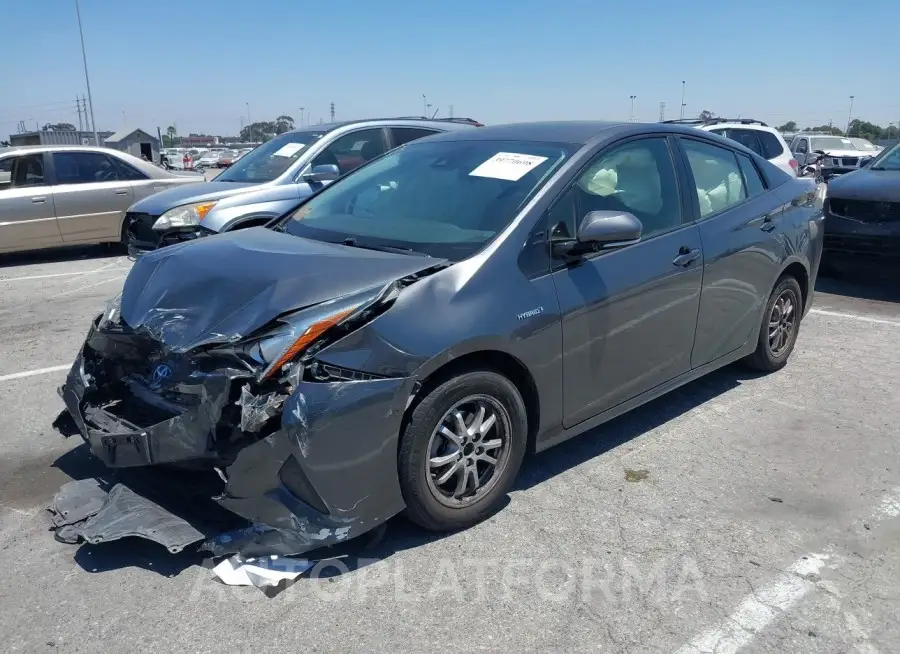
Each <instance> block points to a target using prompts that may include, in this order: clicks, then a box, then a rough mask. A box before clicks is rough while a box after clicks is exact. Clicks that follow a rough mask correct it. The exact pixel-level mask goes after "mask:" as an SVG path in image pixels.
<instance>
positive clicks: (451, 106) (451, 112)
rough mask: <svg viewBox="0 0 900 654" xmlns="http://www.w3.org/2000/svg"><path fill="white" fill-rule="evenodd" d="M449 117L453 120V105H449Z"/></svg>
mask: <svg viewBox="0 0 900 654" xmlns="http://www.w3.org/2000/svg"><path fill="white" fill-rule="evenodd" d="M450 117H451V118H453V105H452V104H451V105H450Z"/></svg>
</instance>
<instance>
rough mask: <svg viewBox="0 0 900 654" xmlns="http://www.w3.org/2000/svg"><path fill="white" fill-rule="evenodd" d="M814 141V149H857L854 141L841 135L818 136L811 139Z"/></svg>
mask: <svg viewBox="0 0 900 654" xmlns="http://www.w3.org/2000/svg"><path fill="white" fill-rule="evenodd" d="M810 141H811V142H812V148H811V149H812V150H814V151H815V150H824V151H825V152H828V151H829V150H856V146H855V145H853V141H851V140H850V139H845V138H841V137H840V136H816V137H813V138H811V139H810Z"/></svg>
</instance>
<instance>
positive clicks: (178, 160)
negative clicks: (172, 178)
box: [159, 150, 184, 170]
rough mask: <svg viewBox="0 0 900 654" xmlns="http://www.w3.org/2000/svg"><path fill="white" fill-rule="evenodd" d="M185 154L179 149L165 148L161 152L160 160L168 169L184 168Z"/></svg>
mask: <svg viewBox="0 0 900 654" xmlns="http://www.w3.org/2000/svg"><path fill="white" fill-rule="evenodd" d="M183 157H184V155H183V154H182V153H181V152H179V151H178V150H163V151H162V152H160V153H159V162H160V164H162V167H163V168H165V169H166V170H168V169H170V168H171V169H174V170H184V159H183Z"/></svg>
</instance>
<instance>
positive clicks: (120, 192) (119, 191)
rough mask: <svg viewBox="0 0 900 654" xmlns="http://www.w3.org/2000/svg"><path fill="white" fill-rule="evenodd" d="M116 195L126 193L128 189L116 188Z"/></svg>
mask: <svg viewBox="0 0 900 654" xmlns="http://www.w3.org/2000/svg"><path fill="white" fill-rule="evenodd" d="M116 195H128V189H127V188H120V189H117V190H116Z"/></svg>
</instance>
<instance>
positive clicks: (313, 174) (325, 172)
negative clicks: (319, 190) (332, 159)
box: [303, 164, 341, 182]
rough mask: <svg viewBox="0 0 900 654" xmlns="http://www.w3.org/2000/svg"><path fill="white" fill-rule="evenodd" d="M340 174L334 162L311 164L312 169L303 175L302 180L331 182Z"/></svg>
mask: <svg viewBox="0 0 900 654" xmlns="http://www.w3.org/2000/svg"><path fill="white" fill-rule="evenodd" d="M340 176H341V171H340V170H339V169H338V167H337V166H335V165H334V164H325V165H322V166H313V168H312V170H311V171H310V172H308V173H306V174H305V175H303V181H304V182H333V181H334V180H336V179H337V178H338V177H340Z"/></svg>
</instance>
